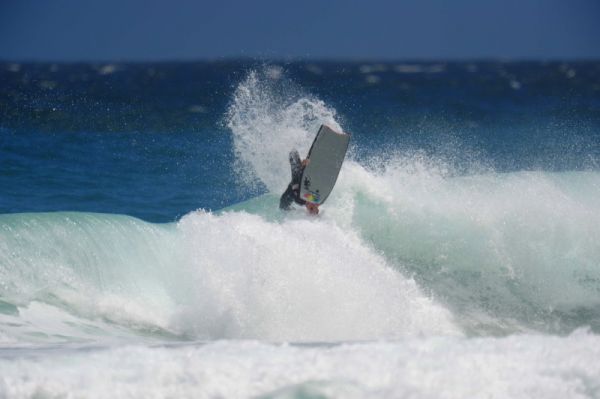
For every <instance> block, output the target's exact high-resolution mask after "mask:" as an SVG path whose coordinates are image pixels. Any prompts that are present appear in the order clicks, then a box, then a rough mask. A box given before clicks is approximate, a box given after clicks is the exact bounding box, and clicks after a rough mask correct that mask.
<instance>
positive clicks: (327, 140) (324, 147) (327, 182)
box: [300, 125, 350, 205]
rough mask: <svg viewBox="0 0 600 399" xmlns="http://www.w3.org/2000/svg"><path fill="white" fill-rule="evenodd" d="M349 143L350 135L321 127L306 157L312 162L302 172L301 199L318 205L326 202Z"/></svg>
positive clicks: (325, 126) (327, 127) (324, 126)
mask: <svg viewBox="0 0 600 399" xmlns="http://www.w3.org/2000/svg"><path fill="white" fill-rule="evenodd" d="M349 142H350V135H349V134H347V133H342V132H336V131H335V130H333V129H331V128H330V127H329V126H327V125H321V128H320V129H319V132H318V133H317V136H316V137H315V139H314V141H313V143H312V146H311V147H310V150H309V151H308V156H307V157H306V158H307V159H309V160H310V162H309V163H308V165H306V167H305V168H304V171H303V172H302V180H301V181H300V198H302V199H303V200H305V201H306V202H311V203H313V204H317V205H321V204H322V203H324V202H325V200H326V199H327V197H329V194H330V193H331V190H333V186H335V182H336V181H337V178H338V175H339V173H340V169H341V168H342V163H343V162H344V157H345V156H346V151H347V150H348V143H349Z"/></svg>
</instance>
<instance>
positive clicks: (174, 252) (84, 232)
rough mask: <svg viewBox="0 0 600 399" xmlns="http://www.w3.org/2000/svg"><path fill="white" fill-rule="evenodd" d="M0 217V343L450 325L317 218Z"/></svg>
mask: <svg viewBox="0 0 600 399" xmlns="http://www.w3.org/2000/svg"><path fill="white" fill-rule="evenodd" d="M0 225H1V226H2V237H1V241H0V242H1V243H2V248H1V251H0V253H2V254H3V257H2V259H1V262H0V264H1V265H2V267H1V269H0V273H1V274H0V278H1V280H2V281H3V285H2V298H3V299H2V309H3V311H2V316H1V318H2V320H3V321H2V328H3V331H2V333H3V339H5V340H16V341H17V342H18V341H20V340H26V341H27V340H30V339H32V340H34V341H35V340H37V339H40V340H42V341H51V342H52V341H55V340H59V341H60V340H70V339H76V340H77V339H81V340H86V339H91V338H93V337H102V336H103V335H110V336H113V337H114V336H116V337H119V338H127V337H128V336H130V337H135V336H139V335H142V336H147V337H149V338H157V339H169V338H177V339H182V338H183V339H203V340H204V339H218V338H256V339H265V340H273V341H284V340H285V341H328V340H356V339H377V338H398V337H404V336H414V335H416V334H422V333H436V334H438V333H441V334H446V333H450V334H458V333H459V332H460V330H459V328H458V327H456V326H455V325H454V324H453V323H452V321H451V316H450V314H449V312H447V311H446V310H445V309H444V308H443V307H441V306H439V305H438V304H436V303H435V302H434V301H432V300H431V299H429V298H428V297H427V296H425V295H424V294H423V293H422V292H421V290H420V289H419V288H418V287H417V285H416V283H415V282H414V280H412V279H407V278H405V277H403V276H402V275H401V274H399V273H397V272H396V271H394V270H393V269H392V268H391V267H389V265H388V264H387V262H386V261H385V259H384V258H383V257H381V256H379V255H378V254H377V253H376V252H374V251H373V250H371V248H370V247H369V246H368V245H365V244H364V243H363V242H362V241H361V240H360V238H359V237H358V235H357V234H356V233H355V232H353V231H345V230H344V229H341V228H339V227H338V226H337V225H336V224H335V223H333V222H330V221H321V220H306V219H305V218H296V219H294V220H286V221H283V222H279V223H273V222H268V221H266V220H265V219H264V218H262V217H260V216H257V215H252V214H248V213H246V212H225V213H223V214H221V215H213V214H210V213H204V212H199V213H193V214H190V215H187V216H185V217H184V218H182V220H181V221H179V222H178V223H177V224H172V225H154V224H150V223H146V222H142V221H140V220H137V219H133V218H129V217H122V216H110V215H95V214H74V213H56V214H29V215H25V214H24V215H10V216H3V217H1V218H0ZM324 237H326V239H324ZM53 315H54V316H56V317H57V318H58V319H54V318H53ZM357 315H361V317H360V319H358V320H357Z"/></svg>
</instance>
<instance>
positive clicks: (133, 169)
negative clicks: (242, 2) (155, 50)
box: [0, 61, 600, 398]
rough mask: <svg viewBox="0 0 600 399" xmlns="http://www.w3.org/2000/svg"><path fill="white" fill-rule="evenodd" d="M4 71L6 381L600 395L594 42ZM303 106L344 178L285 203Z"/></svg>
mask: <svg viewBox="0 0 600 399" xmlns="http://www.w3.org/2000/svg"><path fill="white" fill-rule="evenodd" d="M0 88H1V90H0V397H3V396H7V397H31V396H41V397H45V396H49V397H52V396H61V395H63V396H64V395H67V394H73V395H76V396H90V397H106V396H107V395H108V393H109V392H117V390H119V389H121V390H122V391H119V392H127V395H129V396H134V397H142V396H148V395H150V394H157V393H158V395H159V396H169V395H175V396H182V397H215V396H222V397H249V396H252V397H254V396H257V395H262V397H390V398H391V397H403V396H412V397H439V396H443V397H456V398H459V397H466V396H472V395H473V393H474V392H478V393H480V394H481V396H490V397H511V398H514V397H532V396H534V397H557V398H562V397H600V385H598V381H600V368H599V367H598V362H597V357H598V355H599V354H598V353H597V352H598V351H597V349H595V348H600V345H599V343H600V336H598V333H599V332H600V312H599V310H598V309H600V245H598V242H600V62H597V61H586V62H584V61H580V62H492V61H490V62H429V63H411V62H402V63H401V62H397V63H360V62H353V63H339V62H317V63H307V62H292V63H258V62H249V61H248V62H247V61H244V62H242V61H222V62H202V63H154V64H16V63H3V64H0ZM321 123H327V124H329V125H330V126H332V127H334V128H337V129H341V130H344V131H346V132H349V133H351V134H352V140H351V147H350V150H349V154H348V156H347V159H346V161H345V163H344V166H343V168H342V171H341V173H340V177H339V179H338V182H337V184H336V187H335V189H334V191H333V192H332V194H331V196H330V197H329V198H328V201H327V203H326V204H324V205H323V206H322V207H321V214H320V216H319V217H317V218H315V217H311V216H309V215H307V214H306V212H305V211H304V210H302V209H298V210H295V211H292V212H289V213H284V212H281V211H279V209H278V206H277V205H278V197H279V195H280V194H281V192H282V191H283V189H285V187H286V185H287V183H288V181H289V178H290V171H289V165H288V162H287V153H288V151H289V150H290V149H291V148H297V149H298V150H299V151H300V153H301V154H303V153H306V152H307V151H308V148H309V146H310V144H311V141H312V139H313V138H314V135H315V134H316V131H317V129H318V127H319V125H320V124H321ZM123 376H129V377H123ZM389 376H395V377H393V378H392V377H389ZM434 386H437V387H439V386H442V387H444V388H443V390H442V391H439V390H436V391H432V387H434Z"/></svg>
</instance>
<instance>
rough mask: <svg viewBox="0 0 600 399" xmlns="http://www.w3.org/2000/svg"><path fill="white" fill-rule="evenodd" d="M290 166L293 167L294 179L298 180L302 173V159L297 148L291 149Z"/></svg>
mask: <svg viewBox="0 0 600 399" xmlns="http://www.w3.org/2000/svg"><path fill="white" fill-rule="evenodd" d="M290 166H291V168H292V181H297V180H299V179H300V176H301V175H302V160H301V159H300V154H298V151H297V150H292V151H290Z"/></svg>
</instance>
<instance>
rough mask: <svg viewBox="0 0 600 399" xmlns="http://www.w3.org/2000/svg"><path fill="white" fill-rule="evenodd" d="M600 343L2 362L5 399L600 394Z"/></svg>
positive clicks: (129, 354) (72, 356)
mask: <svg viewBox="0 0 600 399" xmlns="http://www.w3.org/2000/svg"><path fill="white" fill-rule="evenodd" d="M599 357H600V337H598V336H597V335H593V334H590V333H588V332H586V331H578V332H576V333H574V334H572V335H570V336H568V337H551V336H541V335H522V336H511V337H507V338H480V339H457V338H420V339H410V340H403V341H399V342H383V341H381V342H366V343H354V344H343V345H336V346H331V347H328V346H309V347H302V346H290V345H272V344H266V343H258V342H252V341H219V342H213V343H209V344H205V345H202V344H201V345H185V346H173V347H142V346H130V347H117V348H102V349H101V350H95V349H83V350H81V349H80V350H77V349H73V350H69V349H68V348H64V349H62V350H56V349H53V350H43V349H39V350H27V351H20V352H16V353H10V352H9V353H5V354H4V356H0V375H1V376H2V377H1V378H0V396H1V397H10V398H29V397H88V398H104V397H109V396H111V397H112V396H120V397H123V396H127V397H175V396H176V397H182V398H186V397H190V398H192V397H193V398H214V397H227V398H246V397H256V396H259V395H262V397H268V398H290V397H330V398H342V397H343V398H348V397H349V398H399V397H411V398H460V399H462V398H467V397H492V398H511V399H512V398H516V399H519V398H532V397H535V398H549V399H552V398H557V399H559V398H560V399H563V398H576V399H577V398H596V397H598V395H599V394H600V363H599V362H598V361H597V360H598V358H599Z"/></svg>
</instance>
